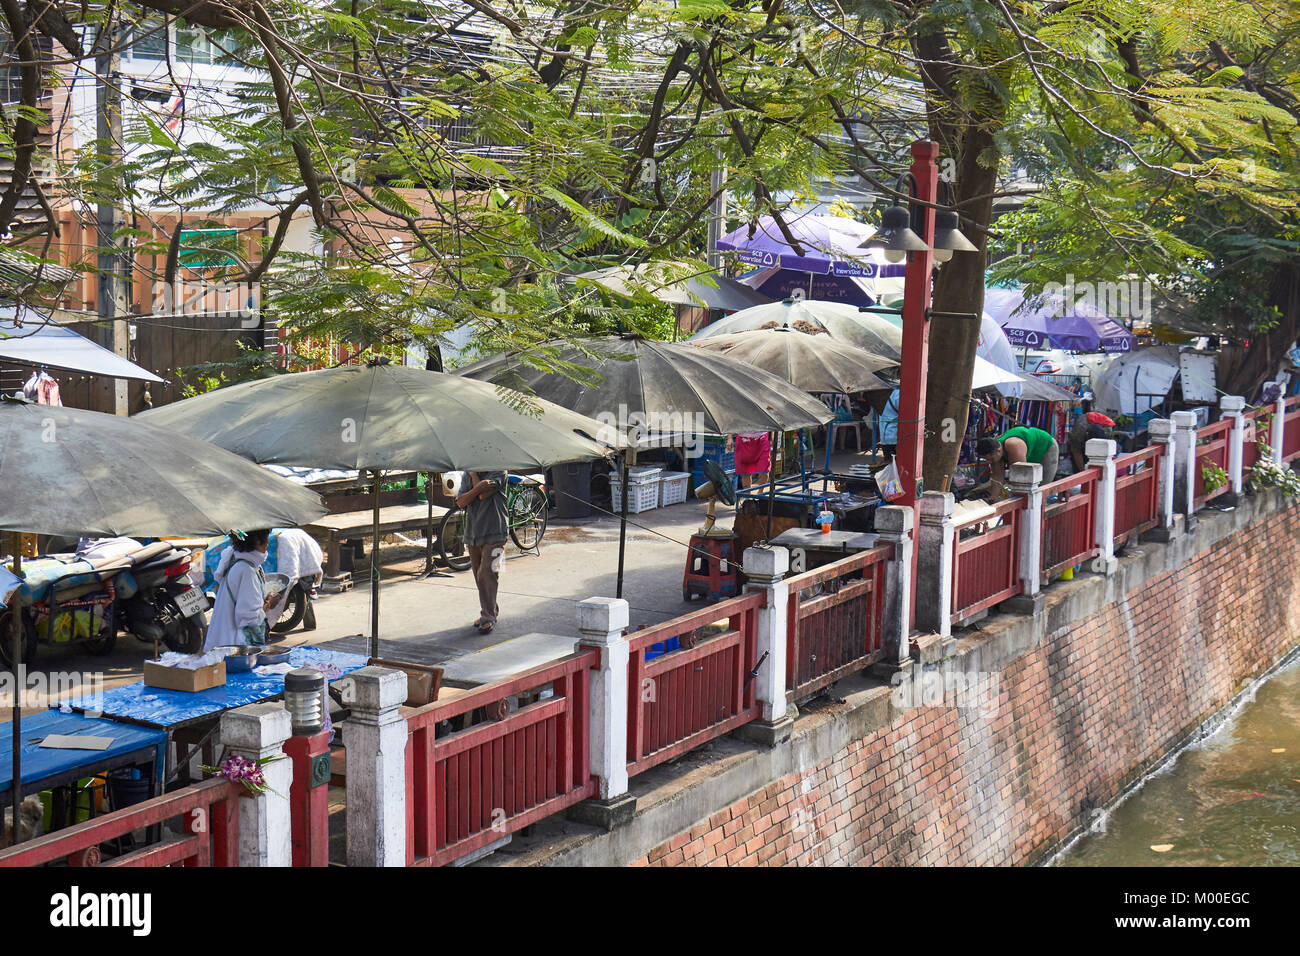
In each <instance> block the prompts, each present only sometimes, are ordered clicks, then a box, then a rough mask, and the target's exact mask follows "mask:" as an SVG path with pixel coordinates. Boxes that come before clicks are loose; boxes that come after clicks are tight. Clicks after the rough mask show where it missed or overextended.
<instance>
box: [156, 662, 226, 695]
mask: <svg viewBox="0 0 1300 956" xmlns="http://www.w3.org/2000/svg"><path fill="white" fill-rule="evenodd" d="M144 682H145V684H146V685H147V686H149V687H163V688H166V689H167V690H181V691H186V692H188V693H194V692H196V691H200V690H207V689H208V688H209V687H220V686H222V685H223V684H224V683H225V682H226V662H225V661H220V662H219V663H216V664H208V665H207V666H206V667H199V668H193V667H163V666H162V665H161V664H158V663H157V662H155V661H145V662H144Z"/></svg>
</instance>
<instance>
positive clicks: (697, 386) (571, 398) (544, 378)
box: [459, 335, 832, 597]
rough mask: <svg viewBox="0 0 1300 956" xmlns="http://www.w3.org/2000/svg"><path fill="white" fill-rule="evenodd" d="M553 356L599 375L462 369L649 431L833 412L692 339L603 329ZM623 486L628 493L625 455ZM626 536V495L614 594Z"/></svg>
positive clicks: (497, 362)
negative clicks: (603, 333) (683, 341)
mask: <svg viewBox="0 0 1300 956" xmlns="http://www.w3.org/2000/svg"><path fill="white" fill-rule="evenodd" d="M584 349H586V351H584ZM553 358H554V360H556V361H558V362H560V363H568V364H570V365H576V366H585V367H587V368H594V369H595V371H596V372H597V373H598V375H599V381H598V382H597V383H596V384H594V385H593V384H587V383H584V382H580V381H575V380H574V379H573V378H570V377H569V376H567V375H565V374H563V373H562V372H546V371H544V370H542V369H538V368H535V367H533V366H531V365H527V364H525V363H524V362H522V361H521V360H520V359H519V358H517V357H515V356H512V355H509V354H504V355H496V356H493V357H492V358H487V359H484V360H483V361H481V362H476V363H475V364H473V365H469V366H466V367H465V368H463V369H460V370H459V371H460V374H461V375H464V376H467V377H470V378H478V379H485V380H487V381H491V382H495V383H496V384H498V385H504V386H508V387H511V388H527V389H529V390H530V391H532V392H534V393H535V394H537V395H544V396H545V397H546V398H548V399H550V400H551V401H553V402H556V403H557V404H560V405H563V406H564V407H566V408H572V409H573V410H575V411H578V412H582V413H583V414H585V415H592V416H598V417H600V418H601V420H602V421H606V422H611V423H612V422H614V421H617V422H618V423H619V424H620V425H625V424H631V425H633V426H634V427H636V428H637V429H638V430H639V431H643V432H644V433H649V434H660V435H667V434H712V435H734V434H741V433H745V432H771V431H788V430H793V429H797V428H808V427H812V426H814V425H820V424H823V423H824V422H827V421H830V419H831V417H832V416H831V412H830V410H829V409H828V408H827V407H826V406H825V405H823V404H822V403H821V402H819V401H816V400H815V399H812V398H809V397H808V395H806V394H804V393H803V392H801V391H800V390H799V389H797V388H795V387H794V386H793V385H791V384H790V383H788V382H786V381H784V380H783V379H780V378H777V377H776V376H775V375H771V374H769V373H767V372H764V371H763V370H762V369H759V368H755V367H754V366H752V365H749V364H747V363H745V362H741V361H738V360H736V359H733V358H728V357H727V356H725V355H719V354H718V353H716V352H709V351H707V350H705V349H700V348H695V347H693V346H690V345H674V344H672V343H669V342H652V341H648V340H646V339H642V338H640V337H639V336H635V335H623V336H608V337H604V338H597V339H590V340H587V341H586V342H584V343H583V348H579V347H577V346H572V345H569V346H566V345H563V344H559V345H558V347H557V350H556V354H555V356H554V357H553ZM634 416H636V417H634ZM622 488H623V494H624V496H626V495H627V489H628V480H627V465H626V459H625V461H624V471H623V482H622ZM626 536H627V501H626V498H625V500H624V501H623V509H622V513H621V515H620V521H619V545H618V585H617V594H616V596H617V597H622V596H623V555H624V543H625V540H626Z"/></svg>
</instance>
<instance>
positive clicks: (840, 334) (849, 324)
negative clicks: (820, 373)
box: [690, 299, 903, 362]
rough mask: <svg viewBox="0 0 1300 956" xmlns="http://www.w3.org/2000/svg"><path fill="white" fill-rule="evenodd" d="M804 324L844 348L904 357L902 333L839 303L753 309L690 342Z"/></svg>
mask: <svg viewBox="0 0 1300 956" xmlns="http://www.w3.org/2000/svg"><path fill="white" fill-rule="evenodd" d="M801 322H806V323H808V325H810V326H812V327H814V328H820V329H825V330H826V331H827V332H829V333H830V334H831V337H832V338H834V339H837V340H838V341H840V342H842V343H845V344H847V345H853V346H856V347H857V348H860V349H864V350H866V351H868V352H871V353H872V354H874V355H879V356H882V357H884V358H888V359H893V360H894V361H895V362H898V361H900V360H901V359H902V356H903V329H902V327H901V326H899V325H896V324H894V323H893V322H890V321H889V319H887V318H885V317H883V316H881V315H878V314H874V313H871V312H860V311H858V308H857V307H856V306H851V305H844V304H843V303H840V302H822V301H820V300H818V299H787V300H785V301H782V302H773V303H772V304H771V305H756V306H753V307H752V308H748V309H744V310H743V311H740V312H737V313H736V314H735V315H729V316H727V317H726V318H725V319H722V320H721V321H719V322H714V323H713V324H712V325H707V326H705V327H704V328H703V329H701V330H700V331H698V332H696V333H695V334H694V335H693V336H691V338H690V341H691V342H698V341H700V340H702V339H709V338H713V337H714V336H718V335H731V334H733V333H735V332H753V331H755V330H758V329H762V328H776V327H779V326H783V325H788V326H790V327H791V328H794V329H798V328H799V327H800V326H799V323H801Z"/></svg>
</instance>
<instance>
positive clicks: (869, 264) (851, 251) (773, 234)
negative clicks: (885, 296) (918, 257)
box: [718, 213, 892, 277]
mask: <svg viewBox="0 0 1300 956" xmlns="http://www.w3.org/2000/svg"><path fill="white" fill-rule="evenodd" d="M782 219H783V220H784V222H785V224H786V225H787V226H788V227H789V228H790V233H791V234H792V235H793V236H794V237H795V238H796V239H797V240H798V241H799V245H800V247H801V249H802V252H803V255H799V254H798V253H797V252H795V249H794V247H793V246H792V245H791V244H790V243H789V242H788V241H787V240H786V238H785V235H784V233H782V232H781V227H780V226H778V225H777V223H776V220H775V219H774V218H772V217H771V216H762V217H760V218H759V220H758V222H757V223H755V224H754V233H753V235H752V236H751V235H750V228H749V226H748V225H744V226H741V227H740V228H739V229H737V230H735V231H734V232H730V233H727V235H725V236H723V237H722V238H721V239H719V240H718V248H719V249H725V250H728V251H733V252H736V253H738V255H737V256H736V258H738V259H739V260H740V261H741V262H747V263H749V264H750V265H755V266H763V267H764V268H769V267H772V266H779V267H781V268H782V269H793V270H795V271H797V272H812V273H816V274H817V275H837V276H867V277H872V276H876V275H879V274H880V268H881V266H884V265H886V263H887V262H888V260H886V259H885V257H884V253H883V252H882V251H881V250H879V249H860V248H858V247H859V246H861V245H862V243H864V242H866V241H867V240H868V239H869V238H871V236H872V235H874V234H875V231H876V230H875V229H874V228H873V227H872V226H868V225H867V224H866V223H862V222H858V221H856V220H854V219H848V218H846V217H844V216H828V215H826V214H824V213H792V214H790V215H788V216H783V217H782ZM889 264H890V265H892V263H889ZM886 274H889V273H886Z"/></svg>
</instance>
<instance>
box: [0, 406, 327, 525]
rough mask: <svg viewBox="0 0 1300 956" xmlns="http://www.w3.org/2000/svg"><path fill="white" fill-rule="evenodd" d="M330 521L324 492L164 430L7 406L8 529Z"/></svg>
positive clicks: (3, 520) (2, 475) (2, 477)
mask: <svg viewBox="0 0 1300 956" xmlns="http://www.w3.org/2000/svg"><path fill="white" fill-rule="evenodd" d="M323 514H325V508H324V507H323V506H322V505H321V501H320V497H319V496H318V495H316V494H315V493H314V492H312V491H309V490H307V489H305V488H303V487H301V486H299V485H296V484H294V483H293V482H291V481H287V480H285V479H284V478H281V477H279V476H278V475H273V474H271V473H270V472H268V471H267V470H266V469H265V468H259V467H257V466H256V465H254V464H252V463H250V462H248V461H246V460H244V459H243V458H240V457H239V456H238V455H234V454H231V453H230V452H228V451H225V450H223V449H222V448H219V447H217V446H215V445H212V444H209V443H208V442H206V441H201V440H197V439H195V438H193V437H188V436H185V435H177V434H176V433H175V432H173V431H171V430H170V429H168V428H165V427H161V426H160V425H159V424H158V423H157V422H152V421H144V420H142V419H141V418H139V417H137V418H125V417H123V416H120V415H106V414H104V413H102V412H90V411H85V410H83V409H79V408H62V407H54V406H49V405H35V404H32V403H28V402H22V401H18V400H15V399H4V400H3V401H0V529H6V530H12V531H27V532H36V533H39V534H52V535H61V536H69V537H71V536H82V535H84V536H87V537H101V538H107V537H118V536H125V537H137V536H138V537H146V536H147V537H158V536H177V535H206V536H211V535H218V534H226V533H228V532H229V531H230V529H232V528H270V527H286V526H287V527H296V526H297V525H300V524H305V523H307V522H309V521H313V520H315V519H316V518H319V517H320V516H321V515H323Z"/></svg>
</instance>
